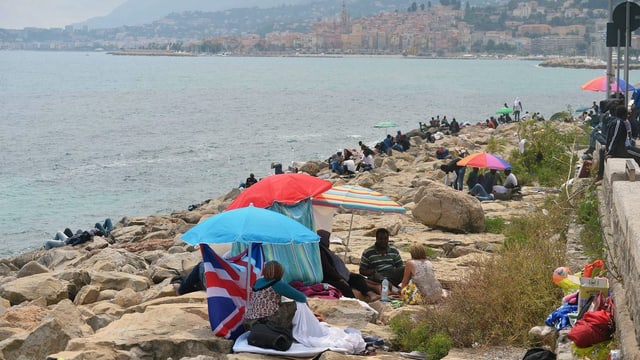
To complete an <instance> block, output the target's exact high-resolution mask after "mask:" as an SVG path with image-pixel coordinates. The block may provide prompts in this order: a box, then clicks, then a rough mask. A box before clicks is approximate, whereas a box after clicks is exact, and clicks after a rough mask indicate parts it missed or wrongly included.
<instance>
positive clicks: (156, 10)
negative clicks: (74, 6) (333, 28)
mask: <svg viewBox="0 0 640 360" xmlns="http://www.w3.org/2000/svg"><path fill="white" fill-rule="evenodd" d="M312 1H313V0H181V1H175V0H129V1H127V2H125V3H124V4H122V5H120V6H118V7H117V8H116V9H115V10H113V11H112V12H111V13H110V14H109V15H106V16H100V17H95V18H91V19H89V20H87V21H84V22H81V23H77V24H73V25H74V26H76V27H79V26H85V25H86V26H88V27H89V28H91V29H106V28H116V27H120V26H135V25H143V24H147V23H151V22H153V21H155V20H158V19H162V18H164V17H165V16H167V15H169V14H171V13H181V12H184V11H204V12H217V11H224V10H229V9H234V8H251V7H258V8H263V9H264V8H271V7H277V6H281V5H297V4H305V3H310V2H312Z"/></svg>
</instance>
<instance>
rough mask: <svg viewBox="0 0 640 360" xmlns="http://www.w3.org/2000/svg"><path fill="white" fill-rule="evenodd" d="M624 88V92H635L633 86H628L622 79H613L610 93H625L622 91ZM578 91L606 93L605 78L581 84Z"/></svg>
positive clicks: (604, 76) (600, 77)
mask: <svg viewBox="0 0 640 360" xmlns="http://www.w3.org/2000/svg"><path fill="white" fill-rule="evenodd" d="M625 88H626V89H627V90H626V91H634V90H635V88H634V87H633V86H631V85H628V84H627V83H626V82H625V81H624V80H623V79H618V78H615V79H614V80H613V82H612V83H611V91H614V92H621V91H625V90H624V89H625ZM580 89H582V90H587V91H600V92H604V91H607V76H606V75H603V76H599V77H597V78H595V79H591V80H589V81H587V82H586V83H584V84H582V86H581V87H580Z"/></svg>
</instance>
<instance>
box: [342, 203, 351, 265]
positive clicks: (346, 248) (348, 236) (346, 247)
mask: <svg viewBox="0 0 640 360" xmlns="http://www.w3.org/2000/svg"><path fill="white" fill-rule="evenodd" d="M352 226H353V212H352V213H351V222H350V223H349V234H348V235H347V246H345V247H344V262H345V263H346V262H347V254H348V253H349V240H350V239H351V227H352Z"/></svg>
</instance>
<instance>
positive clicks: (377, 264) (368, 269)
mask: <svg viewBox="0 0 640 360" xmlns="http://www.w3.org/2000/svg"><path fill="white" fill-rule="evenodd" d="M359 272H360V274H361V275H364V276H366V277H367V279H368V280H371V281H373V282H375V283H381V282H382V280H383V279H384V278H385V277H386V278H387V279H388V280H389V282H391V284H393V285H395V286H396V287H397V286H398V285H400V283H401V282H402V277H403V276H404V262H403V261H402V257H400V252H399V251H398V249H396V248H395V247H393V246H391V245H389V231H388V230H387V229H383V228H380V229H378V230H376V242H375V244H374V245H373V246H371V247H368V248H367V249H365V250H364V251H363V252H362V256H361V258H360V269H359Z"/></svg>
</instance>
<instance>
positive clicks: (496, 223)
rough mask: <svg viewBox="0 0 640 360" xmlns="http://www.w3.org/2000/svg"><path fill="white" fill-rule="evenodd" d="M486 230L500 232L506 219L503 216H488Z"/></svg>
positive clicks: (485, 221) (493, 232) (494, 232)
mask: <svg viewBox="0 0 640 360" xmlns="http://www.w3.org/2000/svg"><path fill="white" fill-rule="evenodd" d="M484 223H485V226H486V231H487V232H488V233H492V234H500V233H502V231H503V230H504V224H505V223H504V219H503V218H501V217H488V218H486V219H485V220H484Z"/></svg>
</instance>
